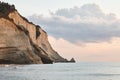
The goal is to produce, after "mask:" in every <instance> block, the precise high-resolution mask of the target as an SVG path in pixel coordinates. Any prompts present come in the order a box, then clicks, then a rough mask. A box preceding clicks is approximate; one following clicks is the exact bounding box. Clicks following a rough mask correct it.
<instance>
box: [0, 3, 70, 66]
mask: <svg viewBox="0 0 120 80" xmlns="http://www.w3.org/2000/svg"><path fill="white" fill-rule="evenodd" d="M53 62H68V60H66V59H64V58H62V57H61V56H60V55H59V54H58V53H57V52H56V51H55V50H54V49H53V48H52V47H51V45H50V43H49V42H48V37H47V33H46V32H45V31H44V30H43V29H42V28H41V27H40V26H39V25H35V24H33V23H32V22H29V21H28V20H27V19H26V18H25V17H23V16H21V15H20V14H19V13H18V11H17V10H16V9H15V6H14V5H10V4H8V3H4V2H0V64H47V63H53Z"/></svg>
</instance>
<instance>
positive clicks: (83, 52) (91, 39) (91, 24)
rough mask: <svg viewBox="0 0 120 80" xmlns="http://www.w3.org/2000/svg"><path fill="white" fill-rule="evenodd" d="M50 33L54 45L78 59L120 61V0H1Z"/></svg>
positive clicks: (64, 55) (81, 60) (68, 56)
mask: <svg viewBox="0 0 120 80" xmlns="http://www.w3.org/2000/svg"><path fill="white" fill-rule="evenodd" d="M1 1H4V2H8V3H10V4H15V6H16V9H17V10H18V12H19V13H20V14H21V15H23V16H25V17H27V18H28V19H29V20H30V21H32V22H34V23H35V24H39V25H40V26H41V27H42V28H43V29H44V30H45V31H46V32H47V33H48V39H49V41H50V43H51V45H52V47H53V48H54V49H55V50H56V51H57V52H58V53H59V54H60V55H61V56H63V57H64V58H67V59H71V58H72V57H74V58H75V60H76V61H78V62H119V61H120V5H119V3H120V0H29V1H27V0H1Z"/></svg>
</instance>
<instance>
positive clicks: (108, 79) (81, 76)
mask: <svg viewBox="0 0 120 80" xmlns="http://www.w3.org/2000/svg"><path fill="white" fill-rule="evenodd" d="M0 80H120V63H100V62H99V63H92V62H90V63H89V62H88V63H84V62H81V63H56V64H44V65H42V64H41V65H23V66H19V65H17V66H6V67H0Z"/></svg>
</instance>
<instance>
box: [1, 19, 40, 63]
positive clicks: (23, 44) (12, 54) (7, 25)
mask: <svg viewBox="0 0 120 80" xmlns="http://www.w3.org/2000/svg"><path fill="white" fill-rule="evenodd" d="M0 63H7V64H8V63H9V64H10V63H16V64H30V63H42V61H41V58H40V57H39V56H37V55H36V54H35V53H34V51H33V47H32V46H31V43H30V39H29V35H27V34H25V32H24V31H22V30H19V29H18V27H17V26H16V25H15V24H14V23H12V22H11V21H9V20H7V19H5V18H0Z"/></svg>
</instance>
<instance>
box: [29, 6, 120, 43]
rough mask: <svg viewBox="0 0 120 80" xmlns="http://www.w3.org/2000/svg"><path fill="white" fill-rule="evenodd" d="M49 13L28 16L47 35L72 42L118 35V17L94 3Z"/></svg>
mask: <svg viewBox="0 0 120 80" xmlns="http://www.w3.org/2000/svg"><path fill="white" fill-rule="evenodd" d="M50 15H51V16H50V17H45V16H43V15H31V16H29V17H28V18H29V20H31V21H33V22H34V23H36V24H39V25H42V27H43V28H44V29H45V31H47V32H48V34H49V35H52V36H54V37H55V38H63V39H65V40H68V41H70V42H72V43H79V42H84V43H86V42H87V43H88V42H103V41H109V40H110V39H111V38H113V37H120V21H119V19H117V17H116V15H115V14H113V13H109V14H105V13H104V12H102V10H101V9H100V7H99V6H98V5H96V4H85V5H83V6H81V7H74V8H70V9H67V8H65V9H58V10H57V11H56V12H55V13H53V12H50Z"/></svg>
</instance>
